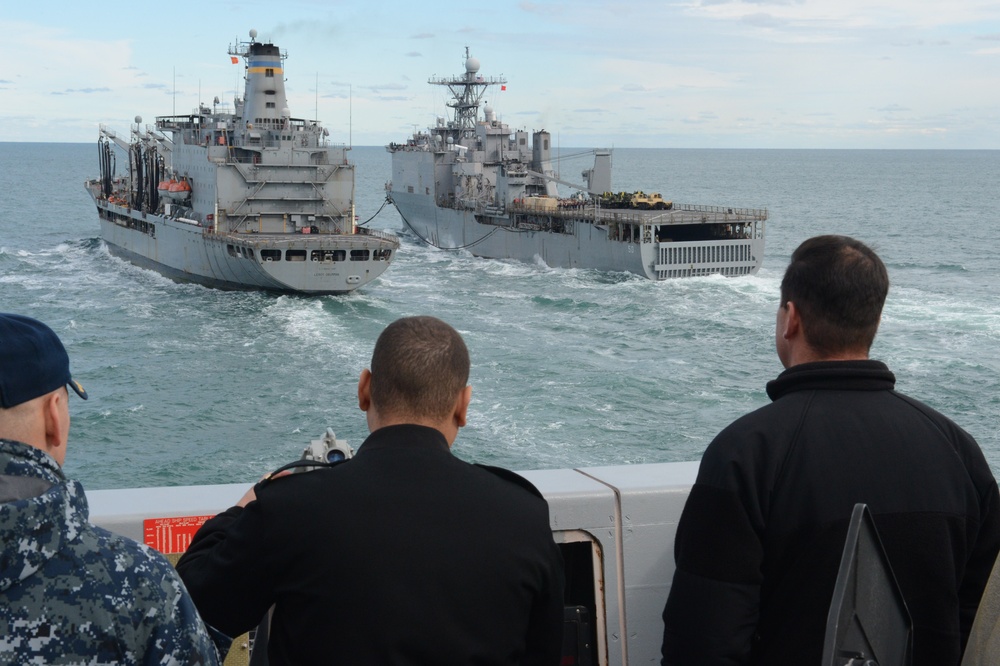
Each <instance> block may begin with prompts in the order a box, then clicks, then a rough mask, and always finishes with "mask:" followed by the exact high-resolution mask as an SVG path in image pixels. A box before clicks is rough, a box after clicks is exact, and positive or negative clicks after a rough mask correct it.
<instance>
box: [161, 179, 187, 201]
mask: <svg viewBox="0 0 1000 666" xmlns="http://www.w3.org/2000/svg"><path fill="white" fill-rule="evenodd" d="M167 191H168V192H169V195H168V196H169V197H170V198H171V199H173V200H174V201H184V200H186V199H188V198H189V197H190V196H191V185H190V184H189V183H188V182H187V181H186V180H172V181H170V185H169V187H168V188H167Z"/></svg>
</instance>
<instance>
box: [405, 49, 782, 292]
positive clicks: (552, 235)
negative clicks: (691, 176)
mask: <svg viewBox="0 0 1000 666" xmlns="http://www.w3.org/2000/svg"><path fill="white" fill-rule="evenodd" d="M465 56H466V60H465V73H464V74H463V75H460V76H455V77H445V78H431V79H430V80H429V81H428V82H429V83H430V84H432V85H439V86H445V87H447V88H448V89H449V91H450V93H451V96H452V99H451V101H449V102H448V106H450V107H451V108H452V109H454V114H453V118H451V119H445V118H438V120H437V125H436V126H435V127H431V128H429V129H428V130H427V131H417V132H415V133H414V134H413V135H412V136H411V137H410V139H409V140H407V141H406V142H405V143H392V144H389V146H387V150H388V151H389V153H391V154H392V180H391V181H390V182H389V183H387V184H386V191H387V195H388V197H389V200H390V201H392V203H393V204H394V205H395V206H396V209H397V210H398V211H399V214H400V216H401V217H402V219H403V222H404V224H405V225H406V226H407V227H408V228H409V229H410V230H411V231H412V232H413V233H414V234H415V235H416V236H418V237H419V238H420V239H421V240H423V241H424V242H426V243H428V244H430V245H433V246H435V247H439V248H442V249H467V250H468V251H469V252H471V253H472V254H474V255H477V256H481V257H490V258H497V259H515V260H519V261H526V262H534V261H538V260H539V259H540V260H541V261H543V262H545V263H546V264H547V265H549V266H552V267H563V268H590V269H597V270H604V271H629V272H632V273H636V274H638V275H642V276H645V277H647V278H650V279H654V280H663V279H667V278H673V277H687V276H694V275H708V274H712V273H720V274H722V275H726V276H737V275H751V274H754V273H756V272H757V271H758V270H759V269H760V265H761V262H762V261H763V259H764V221H765V220H766V219H767V210H766V209H750V208H732V207H727V206H703V205H688V204H677V203H673V202H671V201H665V200H663V198H662V197H660V196H659V195H658V194H645V193H643V192H633V193H618V194H613V193H611V191H610V190H611V151H609V150H594V151H593V154H594V166H593V168H591V169H587V170H586V171H584V172H583V173H582V175H581V177H582V178H583V179H584V181H585V184H581V185H574V184H573V183H568V182H565V181H563V180H560V178H559V177H558V176H557V175H556V172H555V170H554V168H553V164H552V162H553V159H552V150H551V140H550V135H549V133H548V132H546V131H544V130H543V131H538V132H533V133H532V135H531V137H530V139H531V140H530V144H529V137H528V132H527V131H524V130H512V129H511V128H510V127H509V126H508V125H507V124H505V123H503V122H501V121H499V120H497V117H496V114H495V112H494V111H493V109H492V108H491V107H490V106H488V105H485V104H484V105H482V106H483V114H482V118H480V106H481V100H482V97H483V94H484V93H485V92H486V90H487V89H488V88H489V87H490V86H497V85H504V84H506V80H505V79H503V78H496V77H490V78H484V77H483V76H481V75H480V74H479V61H478V60H477V59H476V58H473V57H470V56H469V50H468V48H466V52H465ZM558 184H562V185H564V186H567V187H570V188H572V189H574V190H576V191H577V192H576V194H575V195H574V196H572V197H568V198H560V196H559V192H558V187H557V185H558Z"/></svg>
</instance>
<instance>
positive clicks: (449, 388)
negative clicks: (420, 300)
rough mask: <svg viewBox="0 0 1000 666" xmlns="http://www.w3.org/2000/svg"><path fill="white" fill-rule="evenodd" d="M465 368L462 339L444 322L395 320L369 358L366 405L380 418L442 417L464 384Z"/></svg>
mask: <svg viewBox="0 0 1000 666" xmlns="http://www.w3.org/2000/svg"><path fill="white" fill-rule="evenodd" d="M469 365H470V362H469V350H468V349H467V348H466V347H465V342H464V341H463V340H462V336H461V335H459V334H458V331H456V330H455V329H454V328H452V327H451V326H449V325H448V324H446V323H445V322H443V321H441V320H440V319H436V318H434V317H405V318H403V319H397V320H396V321H394V322H393V323H391V324H389V326H387V327H386V329H385V330H384V331H382V334H381V335H379V337H378V341H377V342H376V343H375V351H374V353H372V363H371V373H372V376H371V399H372V405H373V406H374V407H375V409H376V411H378V412H379V413H380V414H384V415H389V414H391V415H394V416H397V417H398V416H408V417H417V418H423V417H429V418H434V419H440V418H446V417H447V416H448V414H449V413H450V412H451V410H452V409H454V407H455V401H456V400H457V399H458V395H459V393H460V392H461V391H462V389H464V388H465V387H466V385H467V384H468V381H469Z"/></svg>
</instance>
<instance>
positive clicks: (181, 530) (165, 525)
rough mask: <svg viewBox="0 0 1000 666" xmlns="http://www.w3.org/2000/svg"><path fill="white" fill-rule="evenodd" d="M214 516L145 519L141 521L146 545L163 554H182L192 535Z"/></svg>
mask: <svg viewBox="0 0 1000 666" xmlns="http://www.w3.org/2000/svg"><path fill="white" fill-rule="evenodd" d="M213 517H214V516H178V517H175V518H147V519H146V520H144V521H142V532H143V538H144V540H145V542H146V545H147V546H149V547H150V548H155V549H156V550H158V551H160V552H161V553H164V554H167V555H169V554H171V553H183V552H184V551H185V550H187V547H188V546H189V545H191V539H193V538H194V533H195V532H197V531H198V528H199V527H201V525H202V523H204V522H205V521H206V520H208V519H209V518H213Z"/></svg>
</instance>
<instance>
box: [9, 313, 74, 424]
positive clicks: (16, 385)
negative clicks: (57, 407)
mask: <svg viewBox="0 0 1000 666" xmlns="http://www.w3.org/2000/svg"><path fill="white" fill-rule="evenodd" d="M60 386H71V387H72V388H73V390H74V391H76V394H77V395H79V396H80V397H81V398H83V399H84V400H86V399H87V392H86V391H84V390H83V387H82V386H80V384H79V383H78V382H76V381H74V380H73V378H72V377H71V376H70V374H69V354H67V353H66V348H65V347H63V344H62V342H60V341H59V337H58V336H57V335H56V334H55V333H54V332H53V330H52V329H51V328H49V327H48V326H46V325H45V324H43V323H42V322H40V321H38V320H36V319H32V318H31V317H24V316H22V315H16V314H5V313H0V407H4V408H8V407H14V406H16V405H20V404H21V403H22V402H27V401H29V400H32V399H34V398H37V397H38V396H40V395H45V394H46V393H50V392H52V391H55V390H56V389H57V388H59V387H60Z"/></svg>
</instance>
